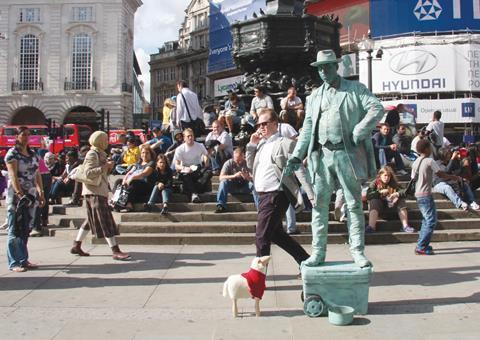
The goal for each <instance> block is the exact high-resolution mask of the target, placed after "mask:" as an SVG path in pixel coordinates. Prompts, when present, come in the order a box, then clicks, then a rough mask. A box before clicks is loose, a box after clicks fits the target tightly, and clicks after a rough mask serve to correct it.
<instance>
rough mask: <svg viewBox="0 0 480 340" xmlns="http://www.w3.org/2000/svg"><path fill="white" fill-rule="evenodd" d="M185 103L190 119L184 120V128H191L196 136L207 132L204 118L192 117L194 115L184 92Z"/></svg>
mask: <svg viewBox="0 0 480 340" xmlns="http://www.w3.org/2000/svg"><path fill="white" fill-rule="evenodd" d="M182 99H183V103H184V104H185V108H186V109H187V114H188V118H189V119H190V121H189V122H185V121H182V129H183V130H185V129H187V128H190V129H192V130H193V134H194V135H195V136H196V137H200V136H201V135H203V134H204V133H205V123H204V122H203V119H200V118H197V119H195V120H193V119H192V115H191V114H190V109H189V108H188V105H187V101H186V100H185V96H184V95H183V94H182Z"/></svg>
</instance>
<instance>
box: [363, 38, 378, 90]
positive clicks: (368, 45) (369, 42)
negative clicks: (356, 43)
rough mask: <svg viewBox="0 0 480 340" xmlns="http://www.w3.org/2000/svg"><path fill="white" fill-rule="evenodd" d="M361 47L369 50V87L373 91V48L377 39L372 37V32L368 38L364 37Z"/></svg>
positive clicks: (366, 50)
mask: <svg viewBox="0 0 480 340" xmlns="http://www.w3.org/2000/svg"><path fill="white" fill-rule="evenodd" d="M360 43H361V48H362V49H363V50H365V52H367V67H368V89H369V90H370V91H372V87H373V86H372V60H373V56H372V53H373V49H374V48H375V41H374V40H373V39H372V37H371V35H370V32H368V36H367V38H363V39H362V41H361V42H360Z"/></svg>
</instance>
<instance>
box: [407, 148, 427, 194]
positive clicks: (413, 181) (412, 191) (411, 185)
mask: <svg viewBox="0 0 480 340" xmlns="http://www.w3.org/2000/svg"><path fill="white" fill-rule="evenodd" d="M424 159H425V157H422V159H421V160H420V163H418V167H417V170H416V171H415V176H414V177H413V178H411V179H410V181H409V182H408V184H407V187H406V188H405V194H406V195H407V196H411V197H412V196H415V185H416V184H417V180H418V172H419V171H420V166H421V165H422V162H423V160H424Z"/></svg>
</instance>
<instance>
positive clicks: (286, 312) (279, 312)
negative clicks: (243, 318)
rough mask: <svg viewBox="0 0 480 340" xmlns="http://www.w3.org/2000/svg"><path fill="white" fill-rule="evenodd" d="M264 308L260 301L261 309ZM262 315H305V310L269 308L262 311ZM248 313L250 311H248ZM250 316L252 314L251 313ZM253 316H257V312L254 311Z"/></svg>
mask: <svg viewBox="0 0 480 340" xmlns="http://www.w3.org/2000/svg"><path fill="white" fill-rule="evenodd" d="M261 309H262V304H261V303H260V310H261ZM261 313H262V314H261V316H262V317H274V316H285V317H293V316H302V315H305V313H303V310H301V309H286V310H281V309H279V310H267V311H261ZM246 314H248V313H246ZM249 316H250V315H249ZM251 316H253V317H255V314H254V313H252V314H251Z"/></svg>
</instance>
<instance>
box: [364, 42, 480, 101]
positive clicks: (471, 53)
mask: <svg viewBox="0 0 480 340" xmlns="http://www.w3.org/2000/svg"><path fill="white" fill-rule="evenodd" d="M365 59H366V58H365V55H364V53H362V55H361V61H360V63H361V67H360V70H361V72H360V81H361V82H363V83H364V84H367V83H368V74H367V69H368V68H367V61H366V60H365ZM372 86H373V92H374V93H437V92H455V91H467V92H470V91H480V45H479V44H462V45H457V44H446V45H418V46H417V45H411V46H406V47H401V48H391V49H384V50H383V56H382V59H374V60H372Z"/></svg>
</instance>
